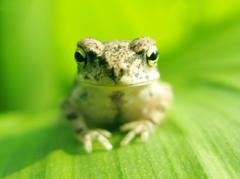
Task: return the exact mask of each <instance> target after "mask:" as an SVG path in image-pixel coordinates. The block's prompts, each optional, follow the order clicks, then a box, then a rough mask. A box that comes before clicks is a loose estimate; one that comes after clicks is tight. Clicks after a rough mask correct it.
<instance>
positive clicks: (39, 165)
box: [0, 24, 240, 179]
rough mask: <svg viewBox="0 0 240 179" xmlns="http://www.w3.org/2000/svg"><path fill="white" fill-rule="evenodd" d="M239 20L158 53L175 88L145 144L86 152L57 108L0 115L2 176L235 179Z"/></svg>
mask: <svg viewBox="0 0 240 179" xmlns="http://www.w3.org/2000/svg"><path fill="white" fill-rule="evenodd" d="M239 32H240V25H239V24H235V25H234V24H226V25H224V26H221V27H218V26H213V27H212V28H210V27H208V26H206V27H199V28H198V31H196V32H195V33H193V34H192V36H193V37H192V39H193V40H191V41H189V42H186V44H185V45H184V46H183V47H181V48H179V49H176V51H175V52H171V53H169V54H162V57H161V59H162V61H161V62H160V65H159V68H160V70H161V74H162V76H163V79H164V80H166V81H169V82H170V83H171V84H172V85H173V88H174V94H175V100H174V104H173V108H172V110H171V112H170V113H169V117H168V119H167V120H166V121H165V122H164V123H163V124H162V125H161V126H160V127H159V128H158V129H157V130H156V132H155V133H154V134H153V135H152V136H151V138H150V140H149V141H148V142H147V143H141V142H139V140H136V141H135V142H134V143H132V144H131V145H129V146H127V147H122V148H120V147H119V141H120V140H121V138H122V137H123V135H122V134H119V133H116V134H115V135H114V137H113V138H112V143H113V144H114V146H115V148H114V150H112V151H110V152H106V151H104V150H102V148H101V147H100V146H99V145H97V144H96V146H95V147H96V151H95V152H94V153H92V154H86V153H85V152H84V150H83V148H82V146H81V145H80V144H79V143H78V142H77V141H76V140H75V139H74V138H73V135H72V132H71V130H70V128H69V127H67V126H66V125H65V124H62V123H61V124H59V120H58V117H57V116H58V115H57V114H58V112H51V113H49V114H41V115H26V114H16V113H10V114H5V115H3V114H2V115H1V116H0V178H2V177H6V178H111V179H112V178H131V179H132V178H191V179H192V178H240V118H239V116H240V110H239V109H240V33H239Z"/></svg>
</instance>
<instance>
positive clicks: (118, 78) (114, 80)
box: [75, 37, 159, 85]
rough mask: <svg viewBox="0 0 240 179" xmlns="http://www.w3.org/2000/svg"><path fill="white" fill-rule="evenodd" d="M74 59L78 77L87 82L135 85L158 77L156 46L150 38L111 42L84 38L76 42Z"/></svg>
mask: <svg viewBox="0 0 240 179" xmlns="http://www.w3.org/2000/svg"><path fill="white" fill-rule="evenodd" d="M75 59H76V61H77V64H78V79H79V81H83V82H85V83H91V84H95V85H118V84H119V85H136V84H141V83H146V82H148V81H151V80H156V79H158V78H159V73H158V70H157V68H156V64H157V60H158V51H157V47H156V45H155V41H154V40H153V39H151V38H148V37H141V38H137V39H135V40H133V41H110V42H100V41H98V40H95V39H91V38H88V39H83V40H81V41H79V42H78V43H77V50H76V52H75Z"/></svg>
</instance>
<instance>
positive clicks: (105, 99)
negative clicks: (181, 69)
mask: <svg viewBox="0 0 240 179" xmlns="http://www.w3.org/2000/svg"><path fill="white" fill-rule="evenodd" d="M146 87H147V85H142V86H130V87H101V86H89V85H81V87H79V88H78V92H77V93H75V94H77V95H78V96H76V98H75V99H77V101H75V104H76V107H77V110H79V111H80V113H81V114H82V115H83V117H84V118H85V120H86V123H87V124H88V125H89V126H97V127H103V126H105V127H107V126H113V125H118V124H119V123H122V122H124V121H131V120H136V119H137V118H139V117H140V116H141V112H142V107H143V106H144V99H142V98H141V97H140V92H141V91H142V90H143V89H146Z"/></svg>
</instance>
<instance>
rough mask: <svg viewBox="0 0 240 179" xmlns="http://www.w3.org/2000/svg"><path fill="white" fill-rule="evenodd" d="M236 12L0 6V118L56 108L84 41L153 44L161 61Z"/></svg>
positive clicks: (33, 1)
mask: <svg viewBox="0 0 240 179" xmlns="http://www.w3.org/2000/svg"><path fill="white" fill-rule="evenodd" d="M239 10H240V8H239V1H238V0H229V1H225V0H218V1H216V0H205V1H201V2H199V1H181V0H171V1H157V0H154V1H136V0H135V1H126V0H121V1H94V0H88V1H63V0H59V1H47V0H41V1H40V0H14V1H9V0H1V2H0V13H1V14H0V26H1V31H0V39H1V41H0V47H1V48H0V59H1V61H0V79H1V87H0V99H1V100H0V110H1V111H13V110H14V111H15V110H18V111H44V110H49V109H51V108H53V107H57V105H58V104H59V103H60V101H61V100H60V99H61V97H62V96H63V95H65V93H66V92H67V90H66V89H68V87H69V86H71V84H72V81H73V79H74V75H75V74H76V64H75V63H74V59H73V53H74V50H75V45H76V42H77V41H78V40H79V39H81V38H84V37H95V38H97V39H99V40H112V39H134V38H135V37H138V36H151V37H153V38H155V39H156V40H157V42H158V47H159V50H160V52H161V55H162V56H161V60H162V61H166V60H168V59H166V58H165V56H168V55H171V54H172V53H173V52H174V51H176V49H177V48H179V47H182V45H183V44H185V43H186V42H189V41H191V39H193V38H195V37H196V36H197V35H198V34H200V33H201V30H203V29H204V28H205V30H207V29H208V28H210V31H212V30H217V29H218V28H221V27H218V26H219V24H220V25H224V24H226V23H229V21H234V20H235V19H237V18H238V17H239V15H238V14H239V13H238V12H239ZM235 21H236V20H235ZM236 33H240V32H236ZM200 48H201V47H200ZM202 57H203V58H204V56H202ZM175 58H176V60H177V57H175ZM160 63H161V62H160ZM191 63H194V59H193V61H192V62H191ZM164 65H165V63H164ZM172 65H174V64H172ZM162 68H163V69H165V70H166V68H172V66H168V65H165V66H163V67H162ZM167 72H168V71H167V70H166V73H165V74H164V73H163V74H162V75H163V77H164V76H165V77H166V78H167V77H168V73H167Z"/></svg>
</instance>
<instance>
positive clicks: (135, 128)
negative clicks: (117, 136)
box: [121, 120, 154, 146]
mask: <svg viewBox="0 0 240 179" xmlns="http://www.w3.org/2000/svg"><path fill="white" fill-rule="evenodd" d="M121 130H123V131H129V132H128V133H127V135H126V136H125V137H124V138H123V140H122V141H121V146H125V145H128V144H129V143H130V142H131V141H132V140H133V139H134V138H135V137H136V136H137V135H140V137H141V140H142V141H146V140H147V139H148V137H149V134H150V133H151V132H152V131H153V130H154V124H153V123H151V122H150V121H147V120H142V121H134V122H130V123H127V124H124V125H123V126H121Z"/></svg>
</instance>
